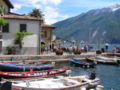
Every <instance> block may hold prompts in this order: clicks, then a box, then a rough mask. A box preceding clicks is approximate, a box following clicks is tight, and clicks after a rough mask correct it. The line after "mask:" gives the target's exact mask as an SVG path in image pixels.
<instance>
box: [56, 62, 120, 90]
mask: <svg viewBox="0 0 120 90" xmlns="http://www.w3.org/2000/svg"><path fill="white" fill-rule="evenodd" d="M65 66H70V69H71V70H72V73H71V75H72V76H78V75H85V74H90V73H91V72H93V71H94V72H96V74H97V76H98V77H99V78H100V84H101V85H103V86H104V90H111V89H113V90H120V66H112V65H102V64H99V65H97V66H96V68H94V69H83V68H80V67H75V66H74V65H70V62H59V63H56V67H65Z"/></svg>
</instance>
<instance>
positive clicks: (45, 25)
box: [42, 24, 55, 28]
mask: <svg viewBox="0 0 120 90" xmlns="http://www.w3.org/2000/svg"><path fill="white" fill-rule="evenodd" d="M42 27H43V28H45V27H49V28H55V26H53V25H48V24H43V25H42Z"/></svg>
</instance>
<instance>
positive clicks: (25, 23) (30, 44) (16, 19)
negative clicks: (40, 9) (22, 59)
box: [0, 0, 42, 55]
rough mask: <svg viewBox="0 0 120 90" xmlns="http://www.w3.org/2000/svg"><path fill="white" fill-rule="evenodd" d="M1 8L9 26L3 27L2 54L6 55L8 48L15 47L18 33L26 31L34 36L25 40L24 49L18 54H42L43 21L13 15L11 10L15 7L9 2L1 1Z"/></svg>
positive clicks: (0, 48)
mask: <svg viewBox="0 0 120 90" xmlns="http://www.w3.org/2000/svg"><path fill="white" fill-rule="evenodd" d="M0 7H2V8H4V9H5V12H4V15H3V16H2V17H3V18H4V19H5V20H7V24H6V25H5V26H4V27H3V29H2V33H1V36H0V50H1V53H2V54H5V53H6V47H7V46H15V45H14V39H15V33H16V32H22V31H26V32H29V33H32V35H29V36H26V37H25V38H24V40H23V48H22V50H21V52H20V53H17V54H23V55H25V54H29V55H36V54H40V29H41V23H42V19H40V18H36V17H31V16H26V15H19V14H14V13H11V12H10V9H12V8H13V5H12V4H11V2H10V1H9V0H0Z"/></svg>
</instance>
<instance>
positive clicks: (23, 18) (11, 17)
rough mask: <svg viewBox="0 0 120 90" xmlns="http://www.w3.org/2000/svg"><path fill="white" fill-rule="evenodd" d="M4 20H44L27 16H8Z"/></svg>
mask: <svg viewBox="0 0 120 90" xmlns="http://www.w3.org/2000/svg"><path fill="white" fill-rule="evenodd" d="M3 18H5V19H22V20H37V21H39V20H42V19H40V18H36V17H32V16H27V15H19V14H11V13H10V14H7V15H4V16H3Z"/></svg>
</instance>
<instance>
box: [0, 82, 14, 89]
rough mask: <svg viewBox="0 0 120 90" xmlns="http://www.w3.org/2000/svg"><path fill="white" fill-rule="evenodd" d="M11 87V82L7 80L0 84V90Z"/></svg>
mask: <svg viewBox="0 0 120 90" xmlns="http://www.w3.org/2000/svg"><path fill="white" fill-rule="evenodd" d="M11 87H12V82H9V81H7V82H5V83H3V84H2V86H1V88H0V90H11V89H12V88H11Z"/></svg>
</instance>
